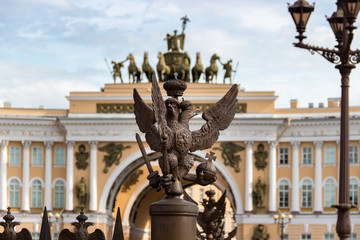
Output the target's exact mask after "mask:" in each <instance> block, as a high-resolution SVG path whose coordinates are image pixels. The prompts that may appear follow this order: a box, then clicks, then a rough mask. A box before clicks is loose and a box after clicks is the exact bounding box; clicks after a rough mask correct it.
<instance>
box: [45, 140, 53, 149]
mask: <svg viewBox="0 0 360 240" xmlns="http://www.w3.org/2000/svg"><path fill="white" fill-rule="evenodd" d="M53 145H54V142H52V141H45V142H44V146H45V148H52V146H53Z"/></svg>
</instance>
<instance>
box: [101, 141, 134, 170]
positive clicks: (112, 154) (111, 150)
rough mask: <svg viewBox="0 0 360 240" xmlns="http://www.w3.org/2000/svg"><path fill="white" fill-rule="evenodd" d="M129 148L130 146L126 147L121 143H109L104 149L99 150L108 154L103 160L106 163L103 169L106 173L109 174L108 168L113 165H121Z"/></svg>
mask: <svg viewBox="0 0 360 240" xmlns="http://www.w3.org/2000/svg"><path fill="white" fill-rule="evenodd" d="M127 148H130V146H124V145H123V144H121V143H119V144H115V143H109V144H107V145H105V146H103V147H100V148H98V150H99V151H101V152H106V153H107V155H105V156H104V159H103V161H104V162H105V167H104V169H103V172H104V173H107V172H108V171H109V169H108V168H110V167H111V166H112V165H113V164H115V165H119V163H120V159H121V158H122V152H123V150H125V149H127Z"/></svg>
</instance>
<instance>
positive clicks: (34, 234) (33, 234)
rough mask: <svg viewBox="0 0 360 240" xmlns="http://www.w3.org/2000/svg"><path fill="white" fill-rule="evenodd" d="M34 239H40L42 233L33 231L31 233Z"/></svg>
mask: <svg viewBox="0 0 360 240" xmlns="http://www.w3.org/2000/svg"><path fill="white" fill-rule="evenodd" d="M31 236H32V240H39V239H40V233H37V232H33V233H31Z"/></svg>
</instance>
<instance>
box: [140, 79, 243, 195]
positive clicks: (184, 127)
mask: <svg viewBox="0 0 360 240" xmlns="http://www.w3.org/2000/svg"><path fill="white" fill-rule="evenodd" d="M186 87H187V86H186V83H185V82H184V81H182V80H180V79H176V77H175V79H173V80H168V81H167V82H165V83H164V89H165V90H166V91H167V95H168V96H170V97H169V98H167V99H166V100H164V99H163V97H162V95H161V91H160V88H159V85H158V82H157V79H156V76H155V74H153V75H152V89H151V92H152V93H151V97H152V101H153V108H151V107H149V105H148V104H146V103H145V102H144V100H143V99H142V98H141V96H140V95H139V93H138V91H137V90H136V89H134V95H133V97H134V102H135V103H134V113H135V116H136V123H137V125H138V126H139V129H140V131H141V132H143V133H145V138H146V142H147V143H148V144H149V146H150V148H151V149H152V150H153V151H156V152H161V153H162V157H160V159H159V165H160V168H161V171H162V176H160V174H155V175H152V176H151V177H150V179H149V180H150V185H151V186H152V187H153V188H157V189H159V187H162V188H165V191H166V193H167V194H168V195H181V194H182V193H183V189H182V186H181V183H180V181H181V180H182V179H186V180H190V181H192V182H195V183H198V184H201V185H207V184H210V183H213V182H214V181H216V174H215V168H214V166H213V165H212V160H213V159H215V158H214V156H213V153H211V154H208V155H207V156H208V157H209V160H208V162H205V163H202V164H200V165H199V166H198V167H197V170H196V177H194V176H190V175H188V172H189V170H190V169H191V167H192V166H193V165H194V157H193V155H190V154H189V153H190V152H194V151H197V150H204V149H208V148H210V147H211V146H212V145H213V144H214V143H215V141H216V140H217V139H218V137H219V134H220V130H225V129H226V128H227V127H228V126H229V125H230V123H231V121H232V120H233V118H234V115H235V111H236V108H237V99H236V97H237V95H238V86H237V85H236V84H234V85H233V86H232V87H231V89H230V90H229V91H228V92H227V93H226V94H225V96H223V97H222V98H221V99H220V100H219V101H218V102H217V103H216V104H214V105H212V106H211V107H209V108H208V109H207V110H205V111H204V112H203V114H202V117H203V119H204V120H205V121H206V123H205V124H204V125H203V126H202V127H201V128H200V129H199V130H196V131H190V129H189V121H190V119H191V118H192V117H194V116H195V115H197V112H198V110H197V109H196V108H194V107H193V106H192V103H191V102H190V101H186V100H184V99H182V101H179V99H178V97H180V96H182V95H183V92H184V91H185V89H186ZM207 171H210V172H211V171H212V172H213V174H211V173H210V174H208V172H207Z"/></svg>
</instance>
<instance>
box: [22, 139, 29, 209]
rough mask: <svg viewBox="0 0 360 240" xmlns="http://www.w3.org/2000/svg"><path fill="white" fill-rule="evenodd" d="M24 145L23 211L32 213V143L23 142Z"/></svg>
mask: <svg viewBox="0 0 360 240" xmlns="http://www.w3.org/2000/svg"><path fill="white" fill-rule="evenodd" d="M22 144H23V164H22V167H23V176H22V198H21V199H22V201H21V211H22V212H30V145H31V141H27V140H26V141H22Z"/></svg>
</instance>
